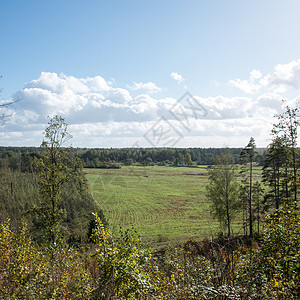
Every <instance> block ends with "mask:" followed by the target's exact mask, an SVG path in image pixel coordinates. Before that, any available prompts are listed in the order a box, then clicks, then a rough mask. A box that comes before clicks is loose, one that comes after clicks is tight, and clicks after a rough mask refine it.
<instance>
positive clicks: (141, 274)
mask: <svg viewBox="0 0 300 300" xmlns="http://www.w3.org/2000/svg"><path fill="white" fill-rule="evenodd" d="M96 223H97V226H96V228H95V230H94V234H93V238H94V241H95V243H97V247H96V249H95V250H96V254H95V258H96V260H97V263H98V268H99V275H98V276H99V279H98V286H97V287H96V289H95V290H94V295H95V296H96V297H97V299H111V298H112V297H117V299H136V298H137V297H138V296H140V295H143V294H145V293H146V292H149V291H150V290H151V288H152V285H151V283H150V277H149V275H148V274H147V273H146V272H145V271H144V270H143V266H144V265H145V264H147V263H148V261H149V260H150V258H151V255H150V252H149V251H148V250H146V249H144V248H143V245H142V244H141V241H140V238H139V237H138V236H137V235H136V233H135V232H134V231H132V230H126V231H125V232H122V231H121V234H120V237H119V238H118V239H117V238H115V237H114V236H113V235H112V234H111V233H110V232H109V231H107V229H105V227H104V225H103V223H102V221H101V219H100V218H99V217H98V216H97V215H96Z"/></svg>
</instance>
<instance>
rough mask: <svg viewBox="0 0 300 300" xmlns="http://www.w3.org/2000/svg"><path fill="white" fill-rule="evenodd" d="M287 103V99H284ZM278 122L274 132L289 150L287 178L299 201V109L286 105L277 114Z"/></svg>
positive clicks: (295, 199)
mask: <svg viewBox="0 0 300 300" xmlns="http://www.w3.org/2000/svg"><path fill="white" fill-rule="evenodd" d="M283 103H285V101H283ZM276 117H277V119H278V122H277V123H276V124H274V125H273V129H272V134H273V136H274V137H275V138H280V139H281V140H282V141H283V142H284V143H285V147H286V149H287V150H288V159H287V162H286V167H287V169H286V170H287V174H286V180H287V181H290V182H291V187H292V192H293V197H294V201H295V202H297V199H298V195H297V186H298V184H297V171H298V168H299V162H298V160H297V137H298V126H299V124H300V122H299V109H298V107H296V108H291V107H289V106H288V105H286V106H285V111H284V112H283V113H281V114H278V115H276Z"/></svg>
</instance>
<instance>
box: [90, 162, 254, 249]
mask: <svg viewBox="0 0 300 300" xmlns="http://www.w3.org/2000/svg"><path fill="white" fill-rule="evenodd" d="M257 171H258V173H259V170H257ZM85 172H86V178H87V180H88V185H89V189H90V192H91V194H92V195H93V197H94V199H95V201H96V203H97V204H98V206H99V208H100V209H103V211H104V213H105V216H106V217H107V219H108V221H109V224H110V230H111V231H112V232H114V233H118V230H119V227H120V226H121V227H122V228H128V227H131V226H134V228H135V229H136V230H137V232H138V234H139V235H140V236H141V237H142V238H143V240H144V241H145V242H146V243H147V244H148V245H151V246H153V247H159V246H163V245H166V244H169V245H170V244H175V243H178V242H181V241H184V240H187V239H203V238H205V237H211V236H212V235H214V234H216V233H217V232H219V231H220V228H219V225H218V223H217V222H216V221H215V220H213V219H212V217H211V215H210V208H209V205H210V203H209V202H208V201H207V199H206V197H205V186H206V185H207V183H208V174H207V169H206V166H200V167H199V168H189V167H177V168H176V167H160V166H153V167H150V166H149V167H137V166H134V167H132V166H130V167H122V168H121V169H85ZM233 229H234V232H235V233H236V234H241V233H242V227H241V221H236V222H235V223H234V224H233Z"/></svg>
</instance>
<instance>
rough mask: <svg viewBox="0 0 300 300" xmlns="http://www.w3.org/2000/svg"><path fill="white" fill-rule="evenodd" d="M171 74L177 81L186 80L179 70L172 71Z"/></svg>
mask: <svg viewBox="0 0 300 300" xmlns="http://www.w3.org/2000/svg"><path fill="white" fill-rule="evenodd" d="M170 75H171V77H172V78H173V79H174V80H175V81H177V83H181V82H183V81H184V78H183V77H182V75H180V74H178V73H177V72H172V73H171V74H170Z"/></svg>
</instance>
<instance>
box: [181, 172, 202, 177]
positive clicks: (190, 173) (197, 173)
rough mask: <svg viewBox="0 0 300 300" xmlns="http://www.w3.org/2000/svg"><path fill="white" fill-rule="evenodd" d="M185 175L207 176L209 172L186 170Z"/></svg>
mask: <svg viewBox="0 0 300 300" xmlns="http://www.w3.org/2000/svg"><path fill="white" fill-rule="evenodd" d="M185 175H200V176H207V175H208V173H207V172H186V173H185Z"/></svg>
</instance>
